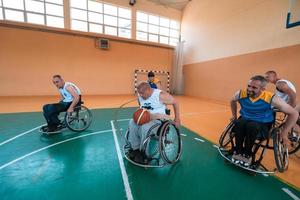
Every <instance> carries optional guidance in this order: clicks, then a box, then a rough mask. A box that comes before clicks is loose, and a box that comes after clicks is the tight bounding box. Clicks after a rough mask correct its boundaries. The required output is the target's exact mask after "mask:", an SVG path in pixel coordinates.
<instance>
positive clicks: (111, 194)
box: [0, 0, 300, 200]
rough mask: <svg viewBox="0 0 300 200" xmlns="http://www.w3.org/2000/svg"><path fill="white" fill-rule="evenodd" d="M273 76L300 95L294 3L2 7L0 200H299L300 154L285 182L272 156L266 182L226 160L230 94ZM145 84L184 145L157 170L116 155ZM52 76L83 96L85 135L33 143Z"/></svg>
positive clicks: (139, 1)
mask: <svg viewBox="0 0 300 200" xmlns="http://www.w3.org/2000/svg"><path fill="white" fill-rule="evenodd" d="M270 70H272V71H275V72H276V73H277V75H278V77H280V78H282V79H286V80H289V81H290V82H292V83H293V84H294V86H295V88H296V90H298V91H300V78H299V76H300V0H238V1H237V0H218V1H210V0H0V199H1V200H12V199H13V200H15V199H18V200H22V199H24V200H27V199H31V200H34V199H45V200H46V199H51V200H52V199H55V200H56V199H105V200H122V199H129V200H133V199H134V200H148V199H149V200H150V199H151V200H152V199H157V200H164V199H173V200H182V199H185V200H194V199H239V200H244V199H245V200H251V199H255V200H258V199H273V200H275V199H278V200H289V199H291V200H293V199H294V200H297V199H298V200H299V199H300V150H299V151H297V152H295V153H293V154H290V155H288V168H287V169H286V170H285V171H284V172H279V171H278V170H276V161H275V158H274V152H273V150H272V149H268V150H267V151H266V152H265V154H264V158H263V160H262V163H263V164H264V166H266V167H267V168H268V169H270V171H271V172H272V173H249V172H248V171H247V170H244V169H243V168H240V167H238V166H235V165H233V164H231V163H230V162H228V161H226V160H225V159H224V158H223V157H222V156H221V155H220V152H219V151H218V148H219V147H218V146H219V138H220V136H221V134H222V132H223V130H224V128H225V127H226V126H227V125H228V124H229V122H230V119H231V117H232V112H231V107H230V101H231V100H232V98H233V96H234V94H235V93H236V92H237V91H239V90H241V89H246V88H247V84H248V81H249V80H250V78H251V77H253V76H255V75H262V76H265V73H266V72H267V71H270ZM150 71H151V72H153V73H154V74H155V77H157V78H158V79H159V80H160V83H161V86H162V88H161V90H163V91H164V92H167V93H169V94H171V95H172V96H173V97H174V99H176V101H177V102H178V105H179V113H180V121H181V125H180V127H179V129H178V130H179V131H180V137H181V142H182V152H181V155H180V158H179V160H178V161H177V162H176V163H173V164H169V165H164V166H163V167H154V168H152V167H141V166H137V165H135V164H133V163H131V162H129V161H128V160H127V159H126V157H125V156H124V151H123V148H122V146H123V145H124V137H125V135H124V133H125V132H126V130H127V128H128V123H129V121H130V120H131V118H132V116H133V113H134V112H135V110H136V109H137V108H138V107H139V104H138V101H137V86H138V85H139V83H141V82H143V81H147V78H148V77H147V74H148V73H149V72H150ZM54 75H60V76H61V77H62V78H63V80H65V81H66V82H72V83H74V84H76V86H78V87H79V88H80V91H81V95H82V100H83V101H84V106H86V107H87V108H88V109H89V110H90V112H91V114H92V121H91V124H90V126H89V127H88V128H87V129H85V130H84V131H82V132H74V131H72V130H71V129H66V130H64V131H62V132H60V133H59V134H53V135H45V134H43V133H41V132H40V131H39V129H40V128H41V126H43V125H45V124H46V120H45V118H44V115H43V106H44V105H45V104H50V103H56V102H59V100H60V95H59V91H58V89H57V88H56V87H55V85H54V84H53V82H52V81H53V80H52V79H53V76H54ZM266 90H267V91H270V92H272V93H275V90H276V88H275V85H274V84H271V83H268V85H267V88H266ZM296 97H297V99H298V101H297V104H298V105H300V92H299V93H297V96H296ZM168 108H170V110H171V118H172V119H173V118H174V110H173V107H172V106H168ZM298 129H299V127H295V128H294V130H295V131H296V132H297V133H298V135H299V137H298V139H299V138H300V132H299V131H300V129H299V130H298ZM299 143H300V139H299Z"/></svg>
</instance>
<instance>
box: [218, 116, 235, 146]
mask: <svg viewBox="0 0 300 200" xmlns="http://www.w3.org/2000/svg"><path fill="white" fill-rule="evenodd" d="M233 126H234V121H231V122H230V123H229V124H228V125H227V126H226V128H225V129H224V131H223V132H222V134H221V136H220V139H219V145H220V147H222V148H224V149H226V148H228V147H229V144H230V143H231V141H232V139H233V134H232V128H233Z"/></svg>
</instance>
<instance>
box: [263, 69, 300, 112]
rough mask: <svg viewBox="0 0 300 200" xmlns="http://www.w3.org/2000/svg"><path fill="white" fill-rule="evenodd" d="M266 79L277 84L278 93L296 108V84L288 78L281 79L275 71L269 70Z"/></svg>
mask: <svg viewBox="0 0 300 200" xmlns="http://www.w3.org/2000/svg"><path fill="white" fill-rule="evenodd" d="M266 79H267V80H268V81H269V82H270V83H272V84H274V85H275V86H276V95H277V96H279V97H280V98H282V99H283V100H284V101H285V102H286V103H288V104H290V105H291V106H292V107H293V108H295V106H296V104H297V101H296V97H297V95H296V88H295V86H294V85H293V84H292V83H291V82H290V81H288V80H284V79H280V78H279V77H278V76H277V73H276V72H275V71H267V72H266Z"/></svg>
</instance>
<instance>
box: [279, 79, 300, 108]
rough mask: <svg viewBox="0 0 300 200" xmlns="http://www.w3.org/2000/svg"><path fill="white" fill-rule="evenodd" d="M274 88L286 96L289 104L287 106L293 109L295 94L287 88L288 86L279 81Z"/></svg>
mask: <svg viewBox="0 0 300 200" xmlns="http://www.w3.org/2000/svg"><path fill="white" fill-rule="evenodd" d="M276 87H277V88H278V89H279V90H280V91H282V92H283V93H285V94H287V95H288V96H289V102H288V104H290V105H291V106H292V107H293V108H294V107H295V106H296V104H297V102H296V101H297V100H296V99H297V95H296V92H294V91H293V90H292V89H291V88H290V87H289V86H288V84H286V82H283V81H279V82H277V84H276Z"/></svg>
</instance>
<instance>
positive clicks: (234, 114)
mask: <svg viewBox="0 0 300 200" xmlns="http://www.w3.org/2000/svg"><path fill="white" fill-rule="evenodd" d="M239 96H240V91H237V92H236V93H235V94H234V96H233V97H232V99H231V101H230V109H231V115H232V116H231V119H230V120H231V121H233V120H236V119H237V102H238V100H239Z"/></svg>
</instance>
